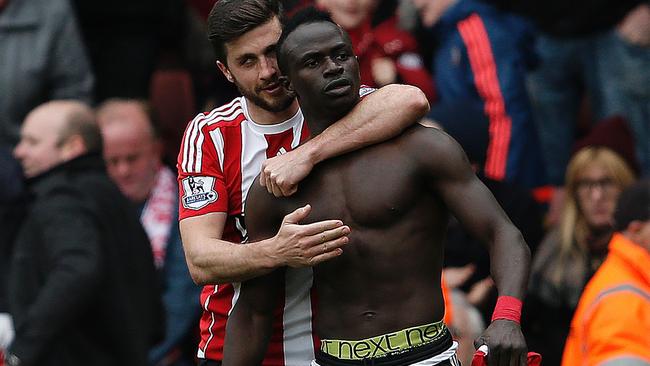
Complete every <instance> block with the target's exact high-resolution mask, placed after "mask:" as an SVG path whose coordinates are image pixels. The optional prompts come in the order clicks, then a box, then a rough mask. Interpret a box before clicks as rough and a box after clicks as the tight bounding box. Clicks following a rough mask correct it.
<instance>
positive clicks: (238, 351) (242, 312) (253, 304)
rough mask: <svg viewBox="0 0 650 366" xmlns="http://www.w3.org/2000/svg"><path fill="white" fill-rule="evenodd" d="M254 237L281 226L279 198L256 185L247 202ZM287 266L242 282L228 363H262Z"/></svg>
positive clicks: (229, 340) (228, 340)
mask: <svg viewBox="0 0 650 366" xmlns="http://www.w3.org/2000/svg"><path fill="white" fill-rule="evenodd" d="M246 205H247V209H248V210H249V212H250V214H249V215H248V216H247V224H248V233H249V235H250V238H251V240H258V239H259V238H264V237H267V236H269V235H272V234H273V233H274V232H275V231H276V229H277V227H278V226H280V225H281V223H280V220H279V219H278V217H281V216H282V212H281V210H282V208H281V207H280V203H279V200H278V199H276V198H274V197H273V196H271V195H268V194H267V193H266V191H265V190H264V189H263V188H262V187H260V186H258V185H253V187H252V188H251V191H250V193H249V195H248V199H247V201H246ZM284 272H285V271H284V268H281V269H277V270H275V271H273V272H272V273H271V274H269V275H266V276H262V277H258V278H255V279H252V280H250V281H246V282H244V283H242V285H241V291H240V294H239V298H238V300H237V304H236V305H235V308H234V310H233V312H232V314H231V316H230V318H229V319H228V324H227V327H226V340H225V344H224V358H223V364H224V365H230V366H233V365H241V366H249V365H260V364H261V362H262V359H263V358H264V354H265V351H266V349H267V347H268V342H269V340H270V338H271V333H272V324H273V309H274V308H275V304H276V302H277V297H278V295H279V294H281V285H282V283H283V282H282V277H283V274H284Z"/></svg>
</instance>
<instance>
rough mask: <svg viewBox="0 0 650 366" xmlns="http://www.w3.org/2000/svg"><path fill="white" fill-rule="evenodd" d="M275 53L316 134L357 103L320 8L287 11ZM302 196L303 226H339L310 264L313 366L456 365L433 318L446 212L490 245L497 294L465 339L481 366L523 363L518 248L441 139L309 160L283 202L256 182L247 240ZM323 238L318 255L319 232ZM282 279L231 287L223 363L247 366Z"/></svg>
mask: <svg viewBox="0 0 650 366" xmlns="http://www.w3.org/2000/svg"><path fill="white" fill-rule="evenodd" d="M277 57H278V64H279V66H280V68H281V70H282V71H283V74H285V75H286V80H285V86H286V87H287V88H288V89H290V90H293V91H295V92H296V93H297V95H298V97H299V102H300V105H301V107H302V110H303V113H304V115H305V120H306V121H308V123H309V127H310V130H311V131H312V133H313V134H314V135H317V134H318V133H320V132H322V131H323V130H324V129H326V128H327V127H328V126H329V125H330V124H331V123H332V122H333V121H336V120H337V119H338V118H340V117H341V116H342V115H345V114H346V113H348V111H350V110H351V109H352V108H353V107H354V106H355V105H356V104H357V103H358V102H359V101H360V97H359V87H360V85H359V68H358V63H357V60H356V58H355V57H354V54H353V51H352V46H351V44H350V40H349V38H348V37H347V35H346V34H345V33H344V31H342V30H341V29H340V28H339V27H338V26H337V25H336V24H335V23H333V22H332V21H331V19H330V18H329V17H328V16H327V14H324V13H320V12H318V11H315V10H313V9H309V10H307V11H305V12H303V13H300V14H299V15H296V17H294V18H293V19H292V20H291V21H290V22H289V23H288V24H287V25H286V27H285V29H284V31H283V34H282V36H281V37H280V40H279V42H278V46H277ZM306 203H309V204H311V206H312V207H313V210H312V214H311V216H310V217H309V220H323V219H328V218H340V219H342V220H343V221H344V222H346V224H347V225H348V226H349V227H350V229H351V232H350V234H349V236H348V237H349V244H348V245H347V246H346V250H345V251H343V253H342V254H341V255H340V256H339V257H337V258H335V259H332V260H330V261H328V262H323V263H320V264H318V265H317V266H315V267H314V277H313V281H314V282H313V285H314V288H315V290H316V293H317V299H318V302H317V306H316V312H315V318H316V324H315V328H316V334H317V335H318V336H319V338H320V339H321V345H320V351H319V352H318V353H317V354H316V359H315V360H314V361H313V362H312V366H335V365H366V364H368V362H371V364H373V365H377V366H379V365H422V366H424V365H458V361H457V360H456V358H455V349H456V346H457V345H456V344H455V343H454V342H453V341H452V339H451V336H450V335H449V331H448V330H447V328H446V326H445V325H444V323H442V322H441V319H442V317H443V314H444V304H443V298H442V293H441V289H440V275H441V267H442V259H443V245H442V239H443V237H444V234H445V228H446V226H447V221H448V218H449V215H450V214H453V215H455V216H456V217H457V218H458V220H459V221H460V222H461V223H462V224H463V225H464V226H465V227H466V228H467V229H468V230H469V231H470V232H471V233H472V234H473V235H475V236H476V237H477V238H480V239H482V241H484V242H485V243H486V244H487V245H488V248H489V251H490V258H491V262H492V264H491V272H492V276H493V278H494V280H495V283H496V285H497V288H498V290H499V295H500V297H499V300H498V302H497V306H496V308H495V313H494V315H493V321H492V323H491V324H490V325H489V327H488V328H487V329H486V331H485V332H484V333H483V334H482V335H481V337H479V339H477V341H476V343H477V344H476V345H477V346H479V345H482V344H486V345H487V346H488V347H489V349H490V352H489V356H488V357H489V359H488V364H489V365H502V366H505V365H510V366H513V365H525V364H526V344H525V340H524V337H523V334H522V333H521V329H520V326H519V324H518V322H519V316H520V310H521V299H522V297H523V295H524V289H525V284H526V282H527V278H528V264H529V260H530V253H529V250H528V248H527V246H526V243H525V242H524V241H523V239H522V236H521V234H520V233H519V231H518V230H517V229H516V228H515V227H514V225H513V224H512V223H511V222H510V220H509V219H508V218H507V217H506V215H505V214H504V213H503V211H502V210H501V208H500V207H499V206H498V204H497V203H496V201H495V200H494V197H493V196H492V195H491V194H490V192H489V191H488V189H487V188H486V187H485V186H484V185H483V184H482V183H481V182H480V181H479V180H478V179H477V178H476V176H475V175H474V174H473V172H472V169H471V167H470V164H469V162H468V161H467V158H466V157H465V154H464V153H463V151H462V149H461V148H460V147H459V145H458V144H457V143H456V142H455V141H454V140H453V139H452V138H450V137H449V136H448V135H446V134H444V133H442V132H440V131H438V130H435V129H432V128H427V127H425V126H421V125H416V126H413V127H411V128H409V129H407V130H406V131H405V132H404V133H403V134H402V135H400V136H398V137H397V138H395V139H393V140H390V141H388V142H384V143H381V144H378V145H374V146H371V147H368V148H365V149H362V150H359V151H356V152H352V153H348V154H347V155H344V156H341V157H339V158H336V159H332V160H330V161H328V162H325V163H323V164H321V165H319V166H317V167H316V168H315V169H314V170H312V172H311V174H310V175H309V176H308V177H307V178H306V179H305V180H304V181H303V182H302V183H301V186H300V189H299V190H298V192H297V193H296V194H295V195H294V196H292V197H290V198H283V199H277V198H274V197H273V196H271V195H269V194H268V193H266V191H265V190H264V189H261V188H260V187H258V185H255V184H254V185H253V188H252V189H251V191H250V192H249V195H248V200H247V210H248V212H249V214H248V215H247V224H248V233H249V235H250V239H251V240H259V239H261V238H266V237H269V236H272V235H274V233H275V232H276V231H277V228H278V226H279V225H280V224H281V222H282V217H283V215H285V214H287V213H289V212H291V211H292V210H294V209H295V208H296V207H300V206H302V205H304V204H306ZM306 222H309V221H306ZM322 241H323V243H324V244H323V245H322V248H320V250H322V251H323V252H325V251H327V250H328V248H327V243H326V241H327V238H323V240H322ZM283 276H284V272H283V270H282V269H280V270H276V271H275V272H272V273H271V274H269V275H267V276H264V277H259V278H257V279H254V280H251V281H248V282H245V283H244V284H243V285H242V289H241V293H240V297H239V300H238V302H237V305H236V306H235V310H234V311H233V313H232V315H231V318H230V319H229V322H228V325H227V332H226V334H227V336H226V345H225V348H224V349H225V355H224V365H227V366H230V365H243V366H250V365H256V364H259V362H260V360H261V357H262V356H263V354H264V351H265V350H266V343H267V342H268V340H269V337H270V329H271V324H272V322H273V312H272V310H273V308H274V304H275V303H276V301H277V299H278V295H279V294H280V293H281V285H280V284H281V280H282V277H283Z"/></svg>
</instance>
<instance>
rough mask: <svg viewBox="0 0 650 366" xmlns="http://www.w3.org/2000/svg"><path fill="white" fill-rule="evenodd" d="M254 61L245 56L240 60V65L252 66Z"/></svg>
mask: <svg viewBox="0 0 650 366" xmlns="http://www.w3.org/2000/svg"><path fill="white" fill-rule="evenodd" d="M254 63H255V60H253V59H252V58H245V59H243V60H242V61H241V62H240V65H242V66H245V67H249V66H253V64H254Z"/></svg>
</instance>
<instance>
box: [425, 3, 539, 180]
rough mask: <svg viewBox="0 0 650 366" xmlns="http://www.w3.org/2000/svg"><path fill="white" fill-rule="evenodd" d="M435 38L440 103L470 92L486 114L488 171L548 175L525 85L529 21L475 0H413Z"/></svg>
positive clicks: (499, 175)
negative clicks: (539, 148) (545, 173)
mask: <svg viewBox="0 0 650 366" xmlns="http://www.w3.org/2000/svg"><path fill="white" fill-rule="evenodd" d="M412 2H413V5H415V6H416V7H417V8H418V9H419V12H420V16H421V22H422V23H423V26H425V27H427V28H428V29H429V30H430V34H431V36H432V38H433V39H432V40H431V41H432V42H435V43H437V44H438V47H437V49H436V50H435V52H434V55H433V68H432V72H433V74H434V81H435V86H436V92H437V93H438V97H439V101H440V103H453V102H456V101H458V100H467V101H470V102H472V103H475V104H476V105H477V106H479V108H480V109H482V110H483V111H484V113H485V115H486V116H487V117H488V127H487V128H488V131H489V136H490V138H489V142H488V148H487V155H486V161H485V168H484V171H485V176H486V177H488V178H490V179H493V180H498V181H502V180H507V181H509V182H512V183H516V184H518V185H520V186H524V187H529V188H532V187H538V186H541V185H543V184H544V183H545V175H544V173H543V165H542V161H541V155H540V152H539V151H538V143H537V136H536V131H535V125H534V123H533V119H532V115H531V111H530V103H529V100H528V95H527V92H526V85H525V81H526V73H527V70H528V69H529V67H530V66H531V65H532V64H533V56H532V52H531V51H532V50H531V48H530V45H531V40H532V29H531V27H530V26H529V25H528V24H527V23H526V22H525V21H524V20H523V18H521V17H517V16H515V15H512V14H509V13H504V12H501V11H499V10H497V9H496V8H494V7H492V6H491V5H489V4H486V3H484V2H481V1H478V0H435V1H432V0H412Z"/></svg>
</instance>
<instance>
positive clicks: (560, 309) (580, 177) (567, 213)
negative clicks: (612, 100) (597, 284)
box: [524, 121, 637, 365]
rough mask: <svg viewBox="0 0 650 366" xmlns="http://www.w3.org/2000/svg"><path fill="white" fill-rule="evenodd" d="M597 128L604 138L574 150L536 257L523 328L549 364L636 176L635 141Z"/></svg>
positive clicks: (560, 345)
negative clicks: (555, 215) (558, 208)
mask: <svg viewBox="0 0 650 366" xmlns="http://www.w3.org/2000/svg"><path fill="white" fill-rule="evenodd" d="M607 125H610V126H612V127H611V128H612V129H613V130H612V131H617V132H614V133H619V132H618V131H626V130H625V129H624V128H623V127H624V126H620V125H619V121H612V122H608V123H607V124H605V126H607ZM599 130H602V131H596V132H597V133H598V134H599V136H600V137H598V138H593V137H592V136H593V135H591V136H590V135H588V136H587V137H586V138H585V140H587V141H585V142H587V143H582V144H580V146H582V147H581V148H580V147H579V148H577V150H575V153H574V155H573V157H572V158H571V160H570V162H569V165H568V167H567V171H566V176H565V189H566V197H565V201H564V205H563V209H562V212H561V215H560V220H559V222H558V224H557V226H556V227H553V228H551V230H549V232H548V233H547V235H546V237H545V238H544V239H543V240H542V243H541V244H540V247H539V248H538V250H537V252H536V253H535V255H534V256H533V265H532V270H531V277H530V285H529V289H528V295H527V304H526V309H524V318H525V319H526V320H525V323H527V327H528V329H526V330H524V331H525V332H527V333H526V334H527V335H529V337H530V344H529V347H531V349H535V350H536V351H538V352H540V353H542V354H543V355H544V364H545V365H559V364H560V357H561V355H562V349H563V346H564V341H565V340H566V337H567V334H568V332H569V325H570V322H571V318H572V316H573V313H574V311H575V309H576V306H577V305H578V300H579V299H580V295H581V294H582V291H583V289H584V286H585V284H586V283H587V282H588V281H589V279H590V278H591V277H592V276H593V274H594V273H595V272H596V270H597V269H598V267H599V266H600V264H601V263H602V262H603V260H604V259H605V256H606V255H607V244H608V243H609V241H610V239H611V237H612V234H613V232H614V229H613V226H612V225H613V214H614V209H615V207H616V201H617V199H618V196H619V195H620V193H621V192H622V191H623V190H624V189H625V188H626V187H628V186H629V185H631V184H632V183H634V181H635V180H636V172H637V164H636V160H635V157H634V156H633V155H629V154H628V151H627V149H626V147H628V146H634V144H633V143H631V144H620V141H625V139H622V138H621V139H616V137H617V136H614V133H612V134H610V133H605V130H604V129H599ZM608 131H609V129H608ZM630 136H631V135H630ZM613 140H616V142H613ZM526 314H528V316H529V317H530V319H528V318H527V317H526Z"/></svg>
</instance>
